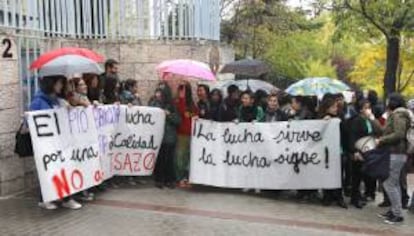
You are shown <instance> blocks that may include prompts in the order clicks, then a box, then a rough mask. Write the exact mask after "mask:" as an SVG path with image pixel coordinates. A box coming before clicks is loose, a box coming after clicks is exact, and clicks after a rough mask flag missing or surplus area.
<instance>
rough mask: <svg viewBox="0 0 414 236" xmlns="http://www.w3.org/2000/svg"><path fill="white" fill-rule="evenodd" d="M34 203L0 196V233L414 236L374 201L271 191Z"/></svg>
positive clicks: (145, 191) (147, 190) (153, 193)
mask: <svg viewBox="0 0 414 236" xmlns="http://www.w3.org/2000/svg"><path fill="white" fill-rule="evenodd" d="M410 181H411V183H414V176H411V177H410ZM35 200H36V199H35V197H32V196H21V197H16V198H12V199H8V200H2V201H0V212H1V213H0V235H99V236H105V235H111V236H115V235H169V236H171V235H414V215H413V214H410V213H406V222H405V223H404V225H402V226H388V225H385V224H383V223H382V221H381V220H380V219H379V218H377V217H376V213H378V212H380V211H381V209H379V208H377V207H376V205H375V204H374V203H371V204H370V205H369V206H367V207H366V208H365V209H363V210H358V209H355V208H350V209H348V210H343V209H340V208H337V207H334V206H332V207H323V206H320V205H319V204H316V203H315V204H309V203H299V202H297V201H296V200H294V199H293V196H292V195H291V194H283V195H276V194H275V193H270V192H266V193H263V194H261V195H255V194H242V193H241V192H240V191H235V190H222V189H214V188H206V187H195V188H193V189H191V190H180V189H174V190H160V189H156V188H154V187H152V186H151V185H145V186H138V187H133V188H132V187H123V188H120V189H110V190H108V191H106V192H104V193H101V194H99V195H98V199H97V200H96V201H95V202H93V203H90V204H86V205H85V207H84V208H82V209H81V210H78V211H71V210H66V209H59V210H56V211H45V210H41V209H39V208H38V207H37V206H36V201H35ZM378 200H380V199H378Z"/></svg>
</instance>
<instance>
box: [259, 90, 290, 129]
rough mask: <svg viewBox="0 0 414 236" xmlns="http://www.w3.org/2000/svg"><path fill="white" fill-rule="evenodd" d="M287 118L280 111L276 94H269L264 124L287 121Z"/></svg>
mask: <svg viewBox="0 0 414 236" xmlns="http://www.w3.org/2000/svg"><path fill="white" fill-rule="evenodd" d="M287 120H288V116H287V115H286V114H285V113H284V112H283V111H282V110H281V109H280V107H279V100H278V98H277V95H276V94H270V95H269V97H268V98H267V108H266V111H265V122H277V121H287Z"/></svg>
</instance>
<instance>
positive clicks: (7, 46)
mask: <svg viewBox="0 0 414 236" xmlns="http://www.w3.org/2000/svg"><path fill="white" fill-rule="evenodd" d="M1 43H2V44H3V46H5V48H4V49H3V52H2V58H13V54H12V53H11V46H12V42H11V40H10V39H8V38H4V39H3V40H2V42H1Z"/></svg>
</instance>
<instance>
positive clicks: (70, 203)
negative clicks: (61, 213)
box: [62, 199, 82, 210]
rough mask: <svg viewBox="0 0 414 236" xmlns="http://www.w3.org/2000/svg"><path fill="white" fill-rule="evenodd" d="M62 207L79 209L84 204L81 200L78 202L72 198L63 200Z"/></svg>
mask: <svg viewBox="0 0 414 236" xmlns="http://www.w3.org/2000/svg"><path fill="white" fill-rule="evenodd" d="M62 207H65V208H69V209H72V210H78V209H80V208H82V205H81V204H80V203H79V202H77V201H75V200H73V199H70V200H69V201H66V202H63V203H62Z"/></svg>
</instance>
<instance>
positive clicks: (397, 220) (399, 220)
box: [384, 216, 404, 225]
mask: <svg viewBox="0 0 414 236" xmlns="http://www.w3.org/2000/svg"><path fill="white" fill-rule="evenodd" d="M403 221H404V218H403V217H401V216H393V217H389V218H388V219H386V220H385V221H384V222H385V223H387V224H390V225H394V224H398V223H402V222H403Z"/></svg>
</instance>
